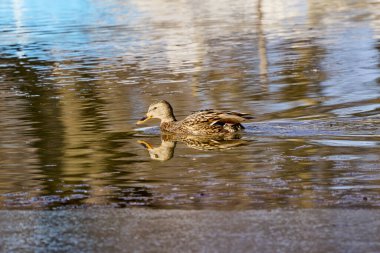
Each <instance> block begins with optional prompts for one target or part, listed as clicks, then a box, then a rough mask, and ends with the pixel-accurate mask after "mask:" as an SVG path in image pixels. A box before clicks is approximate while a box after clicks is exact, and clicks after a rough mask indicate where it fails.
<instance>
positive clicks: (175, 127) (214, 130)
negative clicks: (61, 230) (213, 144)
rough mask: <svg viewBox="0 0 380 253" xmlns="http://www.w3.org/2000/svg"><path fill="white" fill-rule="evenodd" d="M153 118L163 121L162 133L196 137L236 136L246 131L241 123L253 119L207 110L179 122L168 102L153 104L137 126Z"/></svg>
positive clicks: (242, 114) (245, 115)
mask: <svg viewBox="0 0 380 253" xmlns="http://www.w3.org/2000/svg"><path fill="white" fill-rule="evenodd" d="M153 118H156V119H159V120H161V124H160V130H161V132H164V133H172V134H183V135H195V136H215V135H226V134H234V133H237V132H239V131H242V130H244V126H243V125H242V124H241V122H244V121H247V120H250V119H253V117H252V116H250V115H249V114H247V113H240V112H233V111H221V110H214V109H205V110H200V111H196V112H193V113H192V114H190V115H189V116H187V117H186V118H184V119H183V120H180V121H177V119H176V118H175V116H174V111H173V107H172V106H171V105H170V103H169V102H167V101H166V100H161V101H158V102H154V103H152V104H151V105H150V106H149V108H148V112H147V113H146V115H145V116H144V117H143V118H141V119H140V120H139V121H137V124H143V123H145V122H146V121H148V120H149V119H153Z"/></svg>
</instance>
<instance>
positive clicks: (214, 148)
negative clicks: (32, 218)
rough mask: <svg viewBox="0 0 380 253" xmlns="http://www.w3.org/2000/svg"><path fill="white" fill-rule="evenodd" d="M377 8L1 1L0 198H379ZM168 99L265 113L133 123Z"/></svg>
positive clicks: (195, 203) (328, 203)
mask: <svg viewBox="0 0 380 253" xmlns="http://www.w3.org/2000/svg"><path fill="white" fill-rule="evenodd" d="M216 6H217V7H216ZM377 9H378V8H377V4H376V3H373V2H362V1H350V2H344V3H343V2H341V1H318V2H316V1H311V2H308V3H307V4H306V3H304V2H302V1H298V0H292V1H290V2H289V1H287V2H281V3H280V2H278V1H275V2H273V3H272V2H271V1H260V0H258V1H251V2H246V1H240V0H239V1H234V2H233V3H232V2H231V1H224V0H223V1H219V2H218V3H214V2H213V1H212V0H207V1H205V2H202V3H201V4H198V3H197V4H194V3H193V2H177V1H165V0H158V1H153V2H149V4H148V2H146V1H129V2H127V3H121V2H120V1H107V3H103V2H101V1H97V2H87V1H69V2H68V3H66V4H62V3H58V2H51V3H49V5H48V6H41V4H40V3H39V1H34V0H31V1H10V0H5V1H2V2H1V3H0V31H1V32H2V39H1V40H0V83H1V85H0V118H1V120H0V162H1V163H0V166H1V167H0V169H1V172H0V208H2V209H12V208H16V209H59V208H82V207H83V208H87V207H128V206H145V207H151V208H184V209H203V208H218V209H220V208H222V209H257V208H278V207H285V208H287V207H290V208H310V207H338V208H340V207H365V208H378V207H379V206H380V197H379V196H380V194H379V193H380V174H379V171H380V167H379V159H380V157H379V154H380V152H379V151H380V137H379V136H380V132H379V124H380V119H379V109H380V100H379V97H380V88H379V80H380V78H379V76H380V72H379V71H380V70H379V66H380V63H379V58H378V55H379V38H378V34H379V31H380V24H379V22H378V20H377V19H376V17H377V16H378V14H377V12H376V10H377ZM46 10H48V11H46ZM35 13H39V15H35ZM83 13H85V14H86V15H84V14H83ZM158 99H166V100H169V101H170V102H171V103H172V105H173V106H174V110H175V112H176V115H177V116H178V118H183V117H185V116H186V115H188V113H189V112H190V111H194V110H200V109H206V108H215V109H226V110H236V111H242V112H247V113H251V114H253V115H255V118H256V120H255V122H252V123H248V124H247V125H246V131H245V133H243V134H242V135H241V136H239V138H236V139H229V140H220V139H219V140H212V139H199V138H197V139H194V138H190V137H186V138H185V137H178V136H177V137H173V136H172V137H168V136H162V137H161V136H160V131H159V128H157V127H150V126H147V127H146V128H140V129H136V127H137V126H135V124H134V122H135V121H136V120H137V119H139V118H140V117H141V116H142V115H144V113H145V110H146V108H147V107H148V106H149V104H150V103H151V102H152V101H153V100H158ZM152 124H154V122H153V123H152ZM157 125H158V123H157ZM139 142H140V143H139ZM141 145H143V146H144V147H145V148H142V147H141ZM146 149H147V150H146ZM157 160H160V161H157Z"/></svg>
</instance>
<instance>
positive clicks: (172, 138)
mask: <svg viewBox="0 0 380 253" xmlns="http://www.w3.org/2000/svg"><path fill="white" fill-rule="evenodd" d="M178 141H179V142H183V143H185V144H186V145H187V146H188V147H190V148H193V149H197V150H203V151H210V150H227V149H231V148H233V147H237V146H241V145H244V144H245V143H247V141H245V140H241V139H240V135H236V134H235V135H230V136H223V137H218V138H207V137H200V136H182V135H168V134H163V135H161V145H160V146H158V147H153V145H152V144H150V143H148V142H146V141H143V140H139V141H137V142H138V143H140V144H141V145H142V146H144V147H145V148H146V149H147V150H148V152H149V156H150V158H151V159H153V160H157V161H167V160H170V159H172V158H173V155H174V149H175V147H176V144H177V142H178Z"/></svg>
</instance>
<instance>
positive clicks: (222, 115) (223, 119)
mask: <svg viewBox="0 0 380 253" xmlns="http://www.w3.org/2000/svg"><path fill="white" fill-rule="evenodd" d="M248 119H253V117H251V116H250V115H249V114H247V113H240V112H232V111H218V110H213V109H207V110H201V111H197V112H194V113H193V114H191V115H189V116H187V117H186V118H185V119H184V120H183V121H182V122H183V124H188V125H195V124H208V125H215V124H220V123H222V124H226V123H228V124H238V123H241V122H243V121H246V120H248Z"/></svg>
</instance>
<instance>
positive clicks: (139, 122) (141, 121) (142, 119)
mask: <svg viewBox="0 0 380 253" xmlns="http://www.w3.org/2000/svg"><path fill="white" fill-rule="evenodd" d="M151 118H152V117H150V116H149V117H148V116H145V117H143V118H141V119H140V120H139V121H137V122H136V124H137V125H140V124H142V123H144V122H145V121H147V120H148V119H151Z"/></svg>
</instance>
